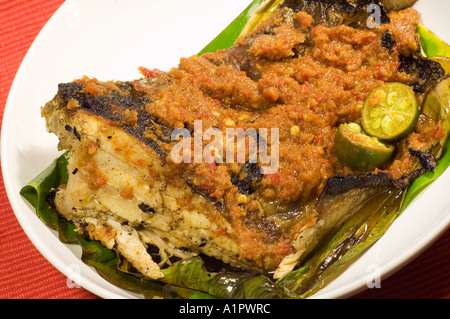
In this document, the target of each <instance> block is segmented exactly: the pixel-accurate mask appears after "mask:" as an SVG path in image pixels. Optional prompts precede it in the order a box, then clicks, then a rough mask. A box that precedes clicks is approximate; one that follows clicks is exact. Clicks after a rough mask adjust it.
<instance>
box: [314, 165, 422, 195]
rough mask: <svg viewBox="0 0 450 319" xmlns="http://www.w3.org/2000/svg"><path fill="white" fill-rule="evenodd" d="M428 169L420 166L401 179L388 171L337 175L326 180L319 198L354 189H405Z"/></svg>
mask: <svg viewBox="0 0 450 319" xmlns="http://www.w3.org/2000/svg"><path fill="white" fill-rule="evenodd" d="M425 172H426V170H425V169H424V168H420V169H417V170H414V171H412V172H411V173H409V174H406V175H404V176H402V177H401V178H399V179H393V178H392V176H391V175H389V174H386V173H378V174H372V173H369V174H364V175H348V176H335V177H332V178H329V179H328V180H327V181H326V184H325V187H324V189H323V190H322V193H321V194H320V196H319V200H320V199H322V198H324V197H325V196H337V195H340V194H344V193H347V192H348V191H350V190H352V189H368V188H398V189H405V188H407V187H408V186H409V185H411V183H412V182H413V181H414V180H416V179H417V178H419V177H420V176H422V175H423V174H424V173H425Z"/></svg>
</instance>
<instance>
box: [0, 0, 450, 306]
mask: <svg viewBox="0 0 450 319" xmlns="http://www.w3.org/2000/svg"><path fill="white" fill-rule="evenodd" d="M71 2H73V1H72V0H67V1H65V2H64V3H63V4H62V5H61V6H60V7H59V8H58V9H57V10H56V11H55V12H54V14H53V15H52V16H51V17H50V19H49V20H48V21H47V22H46V23H45V25H44V27H43V28H42V29H41V31H40V32H39V33H38V35H37V36H36V38H35V39H34V40H33V42H32V44H31V46H30V47H29V49H28V50H27V53H26V54H25V56H24V58H23V60H22V62H21V64H20V66H19V68H18V70H17V73H16V75H15V76H14V80H13V82H12V84H11V87H10V90H9V92H8V97H7V100H6V103H5V109H4V113H3V120H2V128H1V133H0V134H1V141H2V142H1V145H0V158H1V166H2V168H1V169H2V174H3V177H4V178H3V183H4V186H5V191H6V194H7V197H8V200H9V202H10V204H11V206H12V209H13V212H14V215H15V217H16V218H17V220H18V222H19V224H20V226H21V227H22V229H23V230H24V232H25V233H26V235H27V237H28V238H29V239H30V241H31V242H32V243H33V245H34V247H36V249H37V250H38V251H39V252H40V253H41V254H42V255H43V256H44V257H45V259H46V260H47V261H49V262H50V263H51V264H52V265H53V266H54V267H55V268H56V269H57V270H58V271H59V272H61V273H62V274H64V275H65V276H66V277H70V275H71V274H70V273H69V272H68V271H67V270H65V269H66V268H65V267H64V266H66V264H65V262H64V259H60V258H58V257H57V256H54V255H51V254H49V253H48V252H47V251H45V249H44V248H45V245H42V243H41V242H40V241H39V234H37V233H36V232H35V231H34V229H33V227H30V226H31V225H28V224H27V223H26V222H25V220H24V218H23V216H22V215H21V214H20V213H17V212H16V211H17V209H19V207H18V205H17V204H16V202H15V198H16V197H17V194H15V193H14V192H13V191H12V189H14V187H12V185H11V184H10V182H9V179H5V177H7V176H9V173H8V172H7V168H8V165H4V164H5V163H8V162H5V161H6V156H5V154H6V152H7V143H5V142H4V140H6V139H7V137H8V135H9V130H8V128H9V122H10V121H5V119H6V120H8V119H9V118H10V114H11V109H12V105H13V102H14V97H15V95H16V94H17V89H18V86H19V83H20V82H21V79H22V77H23V76H24V72H25V70H26V67H27V65H28V64H29V61H30V59H31V57H32V55H33V52H34V51H35V50H36V47H37V46H38V45H39V43H40V41H41V39H42V38H43V37H45V36H46V34H47V33H48V32H50V29H51V28H52V27H53V25H54V24H55V23H56V21H57V19H56V18H57V17H59V16H60V15H63V14H64V10H65V9H66V8H67V6H69V5H70V4H71ZM447 171H448V170H447ZM444 173H445V172H444ZM430 186H431V185H430ZM430 186H429V187H430ZM429 187H428V188H429ZM33 213H35V212H33ZM36 218H37V216H36ZM448 229H450V214H448V218H446V219H443V220H440V221H439V222H436V225H434V227H433V230H435V231H434V232H432V233H431V234H427V235H425V236H424V239H422V240H420V241H418V242H417V243H415V244H414V245H412V246H411V247H410V248H409V249H408V250H406V251H403V252H402V253H401V254H398V256H397V257H396V258H394V259H392V260H390V262H388V263H384V264H383V265H382V266H381V267H380V268H381V275H382V279H383V280H384V279H386V278H388V277H390V276H391V275H392V274H394V273H395V272H397V271H398V270H400V269H401V268H403V267H404V266H405V265H407V264H409V263H410V262H411V261H412V260H414V259H415V258H417V257H418V256H419V255H420V254H422V253H423V252H424V251H425V250H426V249H427V248H429V247H430V246H431V245H433V244H434V243H435V241H436V240H438V239H439V238H440V237H441V236H442V235H443V234H444V233H445V232H446V231H447V230H448ZM49 231H50V232H51V231H52V230H51V229H49ZM58 244H61V245H64V246H67V244H64V243H62V242H59V243H58ZM375 244H376V243H375ZM370 249H372V247H370ZM80 262H81V263H82V261H81V260H80ZM83 264H84V263H83ZM87 267H89V268H92V269H93V267H90V266H87ZM94 271H95V270H94ZM97 275H98V276H99V277H100V278H101V276H100V275H99V274H97ZM102 279H103V278H102ZM105 283H106V285H107V286H108V285H109V286H111V287H116V286H115V285H113V284H111V283H109V282H107V281H106V280H105ZM78 284H80V286H82V287H83V288H84V289H86V290H88V291H89V292H91V293H93V294H95V295H97V296H99V297H102V298H110V299H120V298H135V296H133V294H132V293H131V292H129V291H127V290H125V289H121V288H119V290H121V291H123V292H124V294H120V293H116V292H113V291H111V290H109V289H108V287H107V286H106V287H105V286H100V285H98V284H96V283H95V282H92V281H90V280H81V281H80V282H79V283H78ZM116 288H117V287H116ZM366 289H368V288H367V287H366V285H365V284H364V283H362V282H361V281H359V280H354V281H352V282H349V283H347V284H346V285H344V286H341V287H339V288H337V289H335V290H333V291H331V292H327V293H324V294H320V291H319V292H318V293H316V294H315V295H313V296H311V298H312V299H314V298H325V299H328V298H330V299H335V298H347V297H350V296H353V295H355V294H357V293H359V292H361V291H364V290H366Z"/></svg>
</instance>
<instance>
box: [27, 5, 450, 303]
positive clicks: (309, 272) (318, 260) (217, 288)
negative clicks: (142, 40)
mask: <svg viewBox="0 0 450 319" xmlns="http://www.w3.org/2000/svg"><path fill="white" fill-rule="evenodd" d="M282 2H283V1H281V0H269V1H267V0H266V1H263V0H255V1H253V2H252V3H251V4H250V5H249V6H248V7H247V9H246V10H245V11H244V12H243V13H242V14H241V15H240V16H238V17H237V18H236V19H235V20H234V21H233V22H232V23H231V25H230V26H229V27H228V28H226V29H225V30H224V31H223V32H222V33H221V34H220V35H219V36H218V37H216V38H215V39H214V40H213V41H212V42H211V43H210V44H209V45H208V46H206V47H205V48H204V49H203V50H202V51H201V52H200V54H202V53H205V52H213V51H216V50H219V49H226V48H228V47H230V46H231V45H232V44H233V43H234V42H235V40H236V39H237V38H238V37H239V35H241V34H242V33H243V32H244V33H246V32H249V31H251V30H252V29H253V28H254V27H255V26H256V25H257V24H258V23H259V22H260V21H262V20H263V19H265V18H267V17H268V16H270V15H271V14H272V13H273V12H275V11H276V8H277V7H278V5H279V4H280V3H282ZM418 32H419V34H420V35H422V45H423V48H424V51H425V52H426V54H427V55H429V56H431V55H433V54H437V53H439V54H440V55H446V56H450V53H449V50H448V46H447V45H446V44H445V43H443V42H442V41H441V40H440V39H438V38H437V37H436V36H432V34H431V32H430V31H429V30H427V29H426V28H425V27H423V26H421V27H419V28H418ZM436 48H439V49H436ZM69 156H70V154H69V153H68V152H66V153H64V154H63V155H61V156H60V157H59V158H58V159H56V160H55V161H54V163H52V164H51V165H50V166H49V167H48V168H47V169H46V170H44V171H43V172H42V173H41V174H39V175H38V176H37V177H36V178H35V179H33V180H32V181H31V182H30V183H28V184H27V185H26V186H24V187H23V188H22V190H21V195H22V196H23V197H24V198H25V199H26V200H28V201H29V202H30V203H31V204H32V205H33V206H34V207H35V209H36V213H37V215H38V216H39V218H40V219H41V220H42V221H43V222H44V223H45V224H46V225H48V226H49V227H51V228H53V229H56V230H58V232H59V236H60V239H61V241H62V242H64V243H76V244H79V245H81V247H82V250H83V254H82V260H83V262H85V263H86V264H87V265H90V266H92V267H94V268H95V269H96V270H97V271H98V273H99V274H100V275H101V276H102V277H104V278H105V279H107V280H108V281H110V282H111V283H113V284H114V285H116V286H118V287H121V288H123V289H127V290H130V291H133V292H137V293H141V294H142V295H143V296H144V297H145V298H155V297H162V298H185V299H207V298H239V299H276V298H307V297H309V296H311V295H312V294H314V293H316V292H317V291H319V290H320V289H321V288H323V287H325V286H326V285H327V284H328V283H329V282H330V281H331V280H333V279H334V278H336V276H338V275H339V274H340V273H341V272H342V271H343V270H344V269H345V267H346V266H347V265H348V264H349V263H350V262H352V261H353V260H354V259H356V258H357V257H358V256H359V255H360V254H361V253H362V252H363V251H365V250H366V249H367V248H368V247H370V246H371V245H372V244H373V243H375V242H376V241H377V240H378V239H379V238H380V237H381V236H383V235H384V234H385V232H386V231H387V230H388V229H389V227H390V225H391V224H392V223H393V222H394V221H395V219H396V218H397V217H398V216H399V215H400V214H401V213H402V212H403V211H404V210H405V209H406V208H407V207H408V205H409V204H410V203H411V201H412V200H413V199H414V197H415V196H417V194H418V193H420V192H421V191H422V190H423V189H424V188H425V187H426V186H428V185H429V184H430V183H432V182H433V181H434V180H436V179H437V178H438V177H439V176H440V175H441V174H442V173H443V172H444V171H445V170H446V169H447V168H448V166H450V152H449V151H448V143H446V145H445V147H443V150H442V156H441V158H440V160H439V161H438V165H437V168H436V170H434V171H433V172H428V173H426V174H425V175H423V176H421V177H420V178H418V179H417V180H415V182H414V183H413V184H412V186H410V188H408V189H407V190H399V189H386V190H384V191H381V192H378V193H376V194H374V195H373V196H371V197H370V199H369V200H368V201H367V202H366V203H365V205H364V206H363V207H362V208H360V209H359V210H358V211H356V212H355V213H354V214H353V215H352V217H351V218H350V219H349V220H347V221H346V222H345V223H344V224H343V225H342V226H340V227H339V229H337V230H336V231H335V232H334V233H332V234H331V235H330V236H329V237H328V238H327V240H324V241H323V245H322V246H321V247H319V248H318V249H317V250H316V251H315V252H314V253H313V254H312V255H311V256H310V257H309V258H308V259H307V260H306V261H305V262H303V263H302V264H301V265H299V267H298V268H297V269H295V270H294V271H292V272H290V273H289V274H287V275H285V276H284V277H282V278H280V279H278V280H277V281H274V280H272V279H270V278H269V277H268V276H265V275H261V274H252V273H247V272H243V273H233V272H210V271H208V270H207V268H206V265H205V263H204V261H203V260H202V259H201V258H200V257H195V258H192V259H190V260H185V261H179V262H176V263H174V264H173V265H171V266H169V267H167V268H165V269H162V272H163V274H164V278H163V279H161V280H158V281H153V280H150V279H147V278H145V277H143V276H141V275H139V274H136V273H133V272H130V271H128V270H127V269H124V267H123V262H122V260H121V257H120V256H119V255H118V254H117V253H116V252H115V251H114V250H110V249H107V248H105V247H103V246H102V245H101V244H99V243H98V242H96V241H90V240H86V239H85V238H83V237H82V236H81V235H80V234H78V233H77V232H76V231H75V226H74V225H73V224H71V223H70V222H68V221H66V220H64V219H63V218H61V217H59V215H58V213H57V212H56V210H55V208H54V207H52V205H51V204H50V203H49V202H48V201H47V199H48V197H49V196H51V194H52V192H53V190H54V189H56V188H57V187H58V186H59V185H61V184H64V183H66V182H67V178H68V172H67V161H68V158H69Z"/></svg>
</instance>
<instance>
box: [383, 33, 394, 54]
mask: <svg viewBox="0 0 450 319" xmlns="http://www.w3.org/2000/svg"><path fill="white" fill-rule="evenodd" d="M394 44H395V40H394V39H393V38H392V34H391V32H389V30H387V31H386V32H385V33H383V36H382V37H381V45H382V46H383V48H386V49H390V48H392V47H393V46H394Z"/></svg>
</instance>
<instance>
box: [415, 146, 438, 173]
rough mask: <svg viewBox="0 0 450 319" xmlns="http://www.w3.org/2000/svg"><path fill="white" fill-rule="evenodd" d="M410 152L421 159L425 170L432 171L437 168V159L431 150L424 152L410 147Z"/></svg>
mask: <svg viewBox="0 0 450 319" xmlns="http://www.w3.org/2000/svg"><path fill="white" fill-rule="evenodd" d="M409 152H410V153H411V155H413V156H415V157H417V158H418V159H419V162H420V165H422V167H423V168H424V169H425V170H427V171H429V172H432V171H434V170H435V169H436V165H437V163H436V159H435V158H434V156H433V154H432V153H431V151H427V152H422V151H416V150H413V149H411V148H410V149H409Z"/></svg>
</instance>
